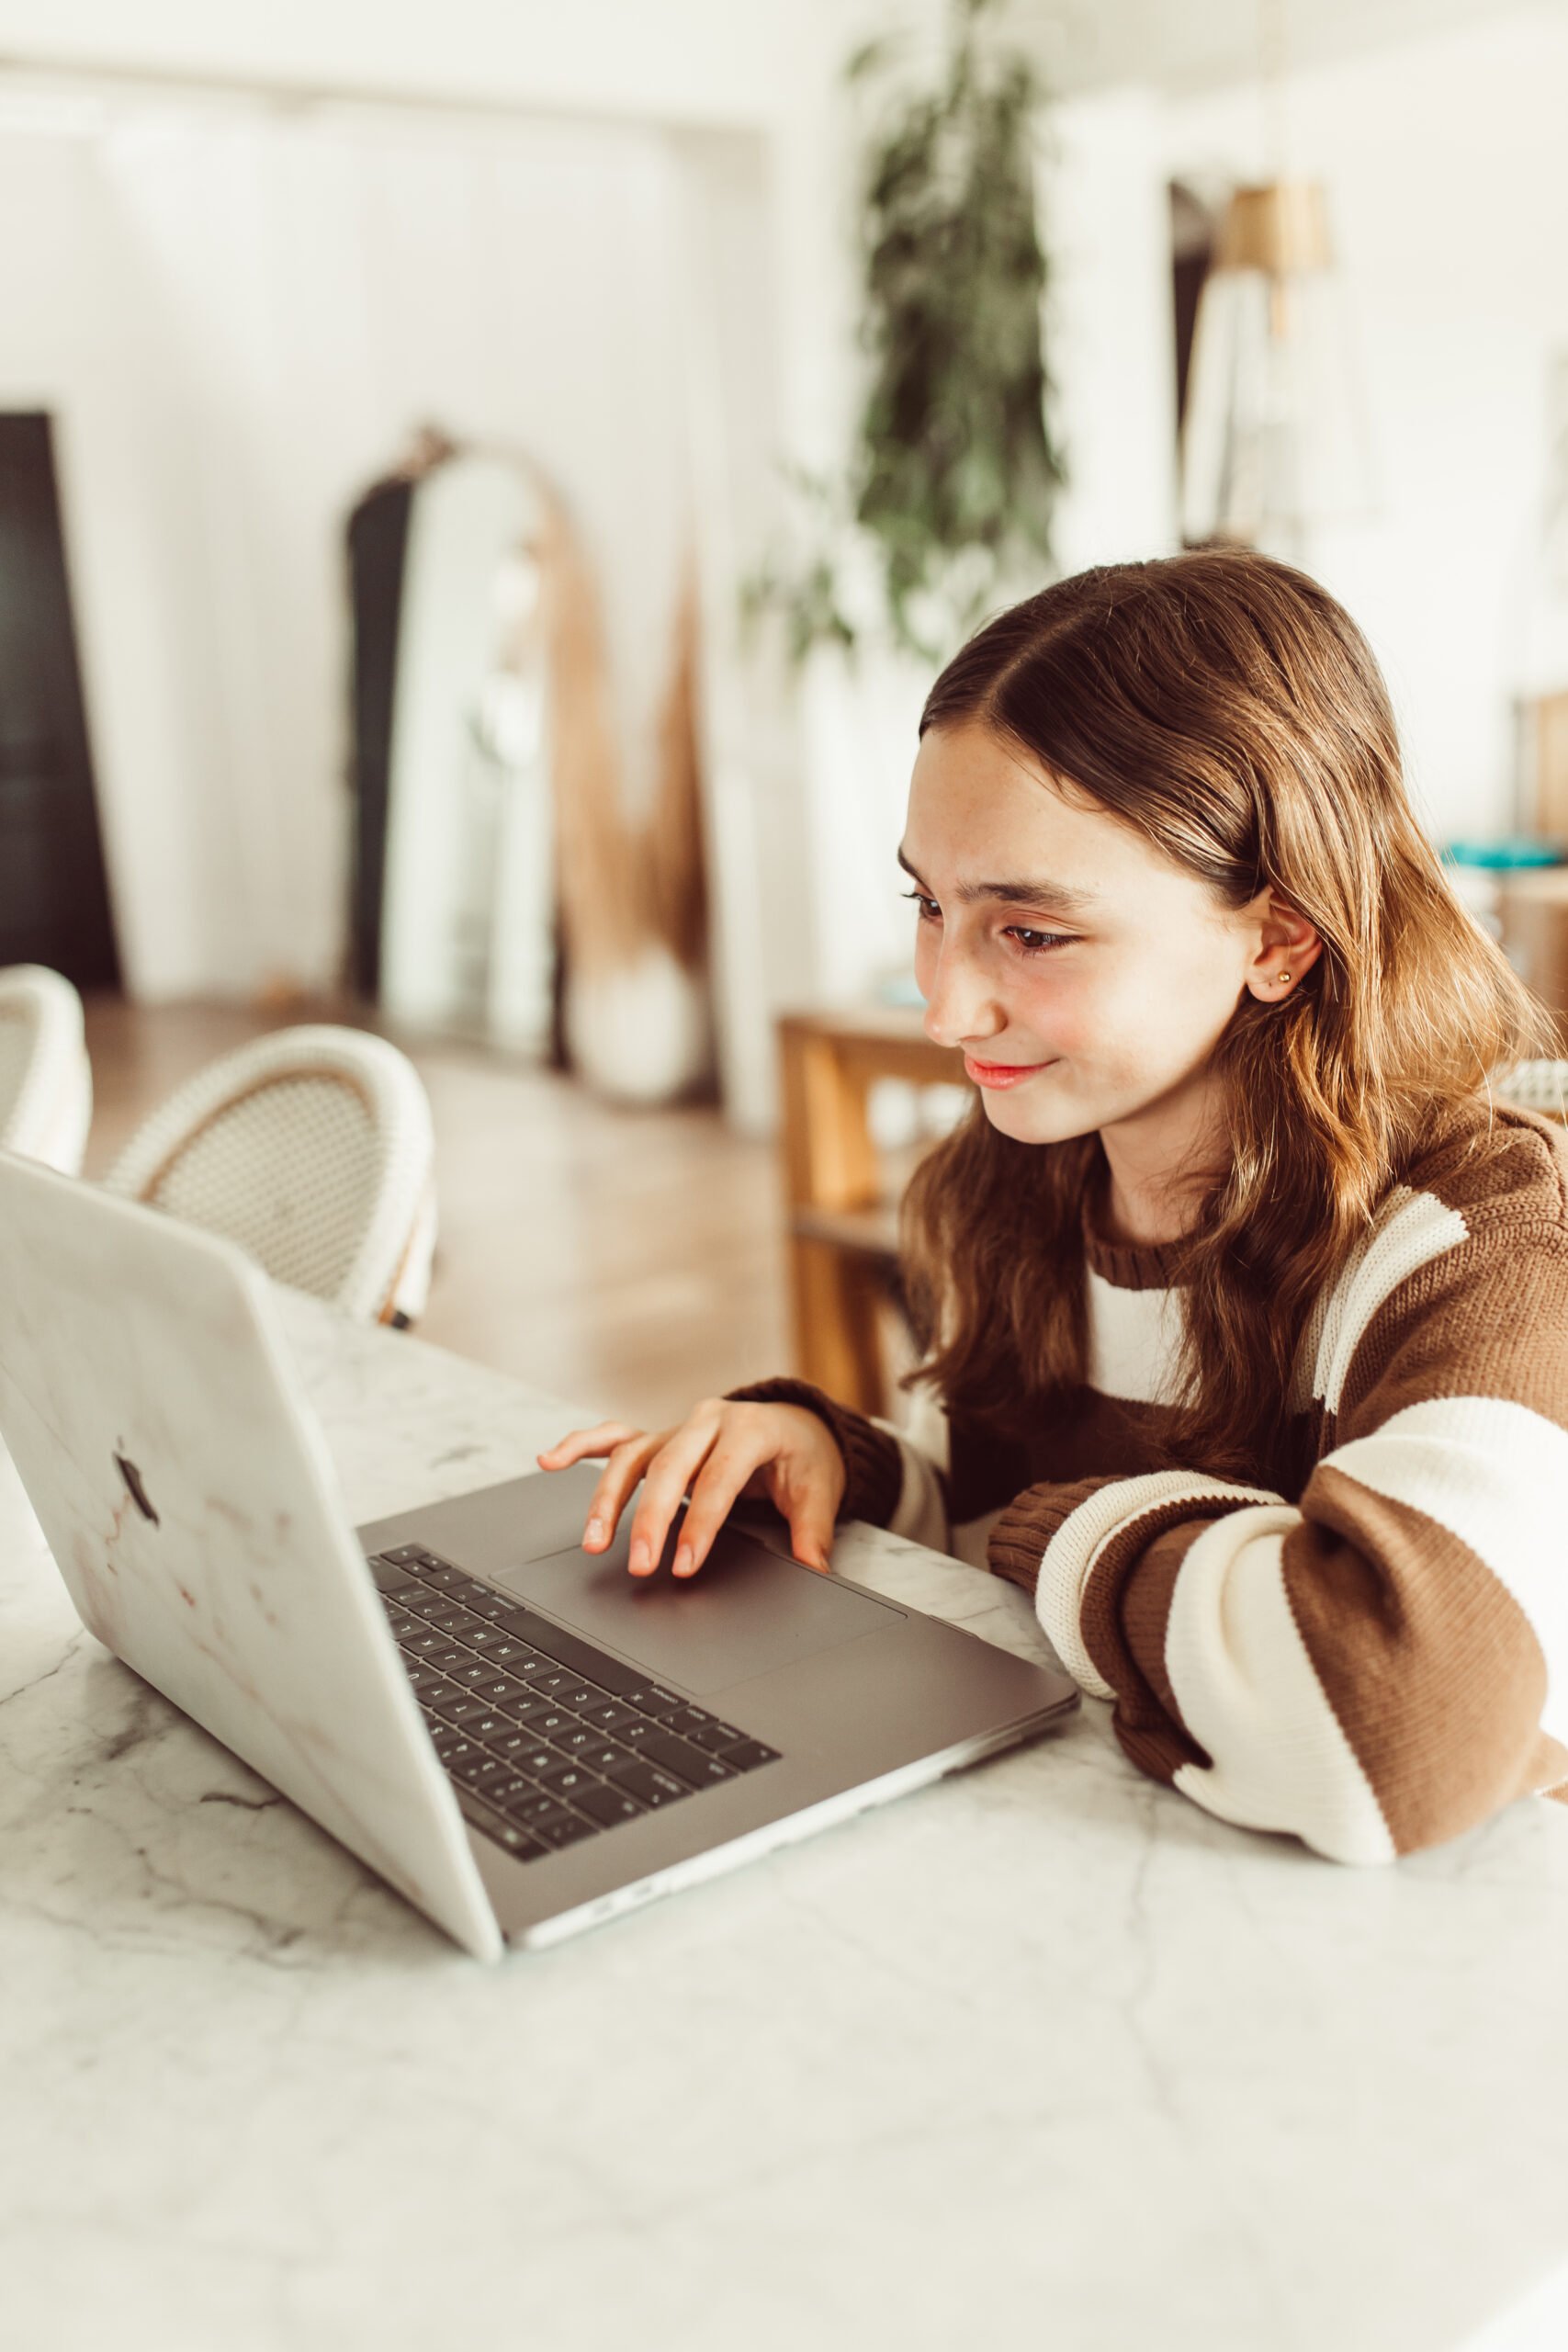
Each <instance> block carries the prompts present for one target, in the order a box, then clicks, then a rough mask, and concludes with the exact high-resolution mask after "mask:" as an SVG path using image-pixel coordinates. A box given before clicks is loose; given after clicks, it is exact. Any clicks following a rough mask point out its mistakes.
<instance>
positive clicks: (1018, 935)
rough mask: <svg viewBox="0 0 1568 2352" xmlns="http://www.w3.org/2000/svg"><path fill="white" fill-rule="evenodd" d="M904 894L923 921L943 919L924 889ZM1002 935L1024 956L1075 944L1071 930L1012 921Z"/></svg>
mask: <svg viewBox="0 0 1568 2352" xmlns="http://www.w3.org/2000/svg"><path fill="white" fill-rule="evenodd" d="M903 895H904V897H905V898H906V899H912V900H913V902H914V905H915V908H916V910H917V911H918V913H919V920H920V921H921V922H941V921H942V909H941V908H940V907H939V906H938V905H937V902H936V900H935V899H928V898H927V897H926V894H925V892H924V891H923V890H906V891H905V892H904V894H903ZM1002 936H1003V938H1004V939H1013V940H1016V941H1017V942H1018V947H1019V952H1020V954H1021V955H1023V956H1049V955H1050V954H1051V952H1052V950H1053V949H1054V948H1057V947H1071V946H1073V945H1074V944H1075V941H1074V938H1073V934H1072V933H1071V932H1066V931H1029V930H1026V929H1024V928H1023V927H1022V925H1021V924H1018V923H1010V925H1009V926H1008V928H1007V930H1006V931H1005V932H1004V933H1003V934H1002Z"/></svg>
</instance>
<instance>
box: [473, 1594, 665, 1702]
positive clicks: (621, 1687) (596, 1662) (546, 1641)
mask: <svg viewBox="0 0 1568 2352" xmlns="http://www.w3.org/2000/svg"><path fill="white" fill-rule="evenodd" d="M498 1622H499V1623H503V1624H506V1625H509V1626H510V1627H511V1629H512V1631H513V1633H514V1634H516V1635H517V1636H518V1638H519V1639H520V1640H522V1641H525V1642H526V1643H527V1644H528V1645H529V1646H530V1648H532V1649H536V1650H543V1651H544V1652H545V1654H546V1656H547V1657H553V1658H557V1659H558V1660H559V1662H560V1664H561V1665H562V1666H567V1667H570V1668H572V1670H573V1672H574V1673H576V1674H578V1675H580V1676H581V1679H583V1680H584V1681H585V1682H596V1683H597V1684H598V1686H599V1688H600V1689H601V1690H602V1691H609V1693H610V1695H611V1697H612V1698H615V1699H620V1698H624V1697H625V1696H626V1692H627V1691H633V1690H635V1689H636V1688H637V1684H638V1683H639V1682H640V1681H641V1679H642V1677H641V1676H640V1675H639V1674H638V1673H637V1669H636V1668H634V1667H630V1666H623V1665H622V1664H621V1663H620V1660H619V1659H618V1658H613V1657H610V1656H608V1654H607V1653H606V1652H605V1651H604V1650H601V1649H596V1648H595V1647H594V1646H593V1645H592V1642H585V1641H582V1640H580V1638H579V1637H578V1635H577V1634H565V1633H562V1631H561V1629H560V1627H559V1626H558V1625H552V1624H551V1623H550V1621H549V1619H548V1618H547V1617H541V1616H540V1615H539V1614H538V1612H537V1611H536V1610H533V1609H512V1610H509V1611H507V1613H506V1615H505V1617H504V1618H502V1619H501V1620H499V1621H498Z"/></svg>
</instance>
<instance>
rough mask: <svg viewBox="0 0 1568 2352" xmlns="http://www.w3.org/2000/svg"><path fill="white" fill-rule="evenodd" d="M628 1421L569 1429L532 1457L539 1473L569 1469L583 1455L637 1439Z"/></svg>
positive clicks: (635, 1431) (637, 1434) (600, 1451)
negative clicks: (564, 1434) (563, 1435)
mask: <svg viewBox="0 0 1568 2352" xmlns="http://www.w3.org/2000/svg"><path fill="white" fill-rule="evenodd" d="M641 1435H642V1431H641V1430H634V1429H633V1428H632V1426H631V1424H630V1423H629V1422H628V1421H600V1422H598V1423H597V1424H596V1425H595V1427H594V1428H592V1429H591V1430H568V1432H567V1434H566V1436H565V1437H561V1438H558V1439H557V1440H556V1442H555V1443H554V1445H552V1446H547V1448H546V1450H545V1452H544V1453H536V1455H535V1456H534V1459H535V1461H536V1463H537V1464H538V1465H539V1467H540V1469H541V1470H570V1467H571V1465H572V1464H573V1463H574V1462H581V1460H582V1459H583V1457H584V1456H585V1455H586V1454H590V1453H609V1452H610V1450H611V1448H612V1447H613V1446H617V1445H623V1444H624V1443H625V1442H626V1440H627V1439H628V1438H634V1437H640V1436H641Z"/></svg>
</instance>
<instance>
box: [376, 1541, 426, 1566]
mask: <svg viewBox="0 0 1568 2352" xmlns="http://www.w3.org/2000/svg"><path fill="white" fill-rule="evenodd" d="M379 1556H380V1557H381V1558H382V1559H383V1560H390V1562H391V1564H392V1566H394V1567H395V1568H406V1567H407V1566H408V1565H409V1563H410V1562H411V1561H412V1560H417V1559H419V1558H420V1557H421V1547H420V1545H419V1544H394V1545H393V1546H392V1548H391V1550H390V1551H389V1552H383V1553H381V1555H379Z"/></svg>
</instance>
